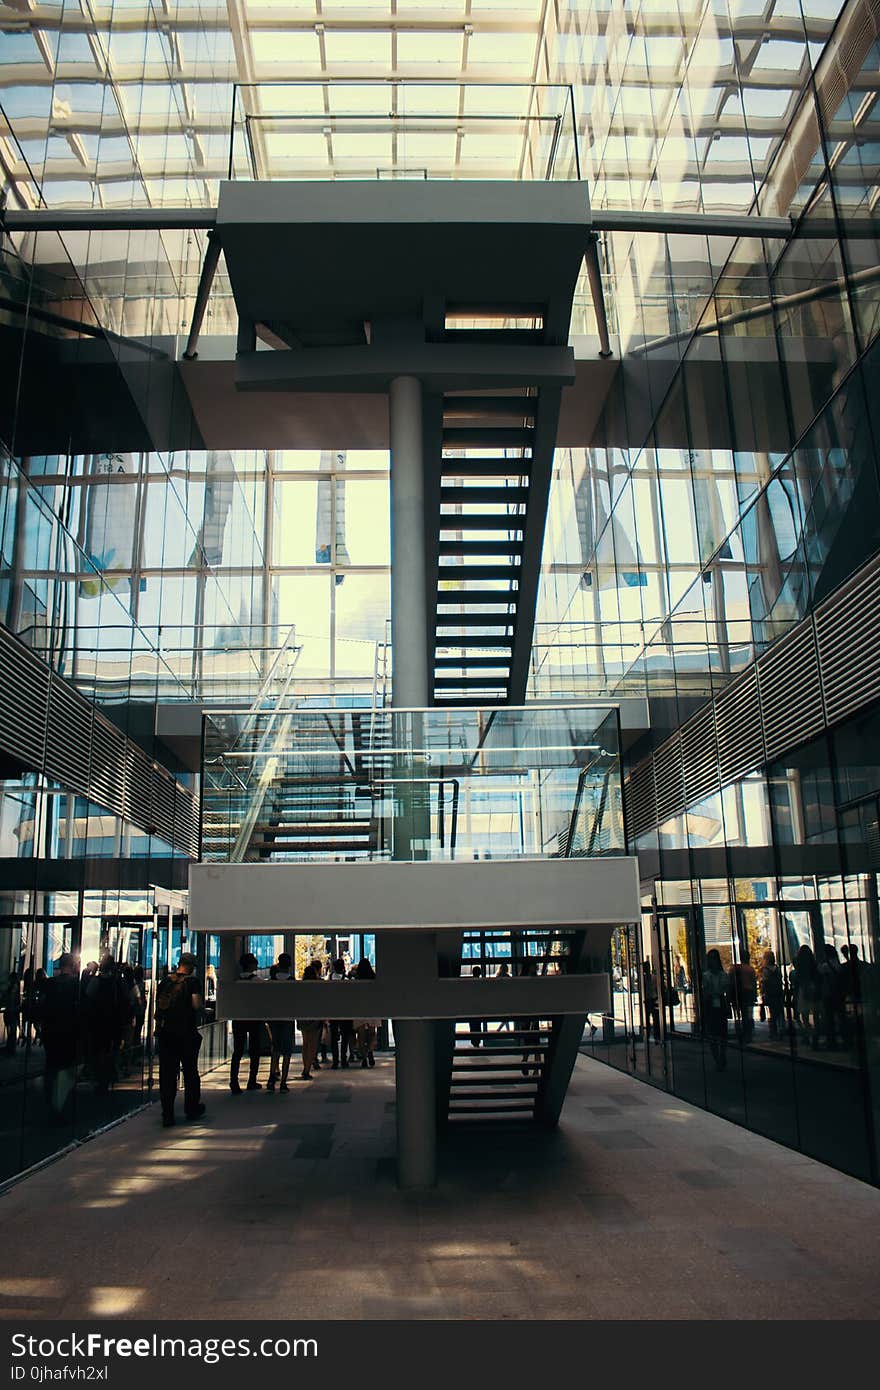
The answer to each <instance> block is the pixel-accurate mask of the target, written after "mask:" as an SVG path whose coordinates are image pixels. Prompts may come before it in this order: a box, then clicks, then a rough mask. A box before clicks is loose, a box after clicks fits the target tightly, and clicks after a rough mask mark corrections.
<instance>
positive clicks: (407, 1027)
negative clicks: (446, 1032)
mask: <svg viewBox="0 0 880 1390" xmlns="http://www.w3.org/2000/svg"><path fill="white" fill-rule="evenodd" d="M394 1042H395V1049H396V1050H395V1070H396V1080H397V1184H398V1186H399V1187H403V1188H420V1187H433V1186H434V1183H435V1182H436V1181H437V1113H436V1108H435V1106H436V1102H435V1097H434V1088H435V1079H434V1025H433V1023H431V1021H430V1020H429V1019H421V1018H419V1019H395V1021H394Z"/></svg>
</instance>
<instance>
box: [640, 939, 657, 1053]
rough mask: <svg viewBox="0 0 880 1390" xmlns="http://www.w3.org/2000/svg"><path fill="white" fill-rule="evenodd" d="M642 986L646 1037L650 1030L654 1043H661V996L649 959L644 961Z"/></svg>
mask: <svg viewBox="0 0 880 1390" xmlns="http://www.w3.org/2000/svg"><path fill="white" fill-rule="evenodd" d="M642 985H643V990H644V997H645V1036H646V1037H647V1034H648V1030H649V1029H650V1031H651V1033H652V1034H653V1037H654V1041H655V1042H657V1043H658V1042H659V1041H660V996H659V994H658V991H657V974H656V972H655V970H654V967H653V965H652V964H651V962H650V961H649V960H648V959H647V957H646V958H645V959H644V960H643V961H642Z"/></svg>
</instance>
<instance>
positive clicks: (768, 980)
mask: <svg viewBox="0 0 880 1390" xmlns="http://www.w3.org/2000/svg"><path fill="white" fill-rule="evenodd" d="M758 985H759V988H760V991H761V1003H762V1004H763V1005H764V1008H765V1009H766V1010H767V1024H768V1032H769V1035H770V1037H771V1038H773V1039H777V1038H781V1037H782V1035H783V1032H784V1023H785V1018H784V1008H785V982H784V981H783V978H782V971H781V970H780V968H779V966H778V964H777V962H776V956H775V955H774V954H773V952H772V951H765V952H764V954H763V956H762V957H761V967H760V969H759V971H758Z"/></svg>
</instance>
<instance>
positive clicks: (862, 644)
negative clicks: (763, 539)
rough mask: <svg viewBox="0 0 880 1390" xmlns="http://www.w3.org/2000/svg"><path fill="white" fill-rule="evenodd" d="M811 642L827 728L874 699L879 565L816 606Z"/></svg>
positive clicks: (879, 649) (879, 653) (878, 687)
mask: <svg viewBox="0 0 880 1390" xmlns="http://www.w3.org/2000/svg"><path fill="white" fill-rule="evenodd" d="M816 642H817V646H818V649H819V669H820V671H821V675H822V690H823V693H824V696H825V717H826V719H827V722H828V723H829V724H836V723H838V722H839V721H840V720H841V719H846V718H847V717H848V716H849V715H851V714H853V713H854V712H855V711H856V710H857V709H860V708H861V706H862V705H866V704H869V703H870V702H871V701H872V700H877V699H880V563H874V564H873V565H872V566H871V569H870V570H869V571H868V573H867V574H865V573H864V572H863V573H862V574H861V575H859V576H857V577H856V579H855V580H851V581H850V582H849V583H848V584H844V586H843V588H842V589H840V590H838V592H837V593H835V594H834V595H833V596H832V597H831V598H830V599H826V601H825V602H824V603H823V604H821V605H820V606H819V608H818V609H817V610H816Z"/></svg>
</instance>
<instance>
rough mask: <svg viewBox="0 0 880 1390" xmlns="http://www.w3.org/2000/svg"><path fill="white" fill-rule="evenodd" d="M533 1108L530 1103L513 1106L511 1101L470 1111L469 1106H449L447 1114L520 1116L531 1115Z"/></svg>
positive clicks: (524, 1102)
mask: <svg viewBox="0 0 880 1390" xmlns="http://www.w3.org/2000/svg"><path fill="white" fill-rule="evenodd" d="M534 1108H535V1107H534V1105H533V1104H532V1102H531V1101H523V1102H522V1103H521V1104H519V1105H517V1104H515V1103H514V1102H513V1101H502V1102H501V1103H500V1104H498V1105H481V1106H480V1108H479V1109H477V1107H476V1106H474V1108H473V1109H471V1108H470V1107H469V1106H466V1105H450V1107H449V1114H450V1116H453V1115H494V1114H497V1115H501V1114H513V1113H517V1114H520V1115H531V1114H533V1113H534Z"/></svg>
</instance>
